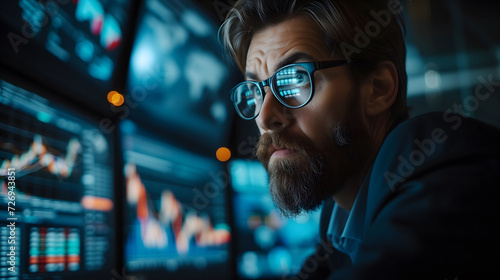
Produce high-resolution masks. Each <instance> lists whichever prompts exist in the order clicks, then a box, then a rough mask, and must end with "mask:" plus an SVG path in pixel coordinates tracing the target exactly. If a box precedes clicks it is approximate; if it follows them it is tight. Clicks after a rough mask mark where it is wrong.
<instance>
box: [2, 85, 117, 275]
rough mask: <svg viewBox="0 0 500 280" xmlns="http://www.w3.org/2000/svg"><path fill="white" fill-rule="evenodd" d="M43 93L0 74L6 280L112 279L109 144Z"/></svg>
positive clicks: (83, 118) (90, 122)
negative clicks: (7, 79) (42, 94)
mask: <svg viewBox="0 0 500 280" xmlns="http://www.w3.org/2000/svg"><path fill="white" fill-rule="evenodd" d="M41 91H42V90H41V89H40V91H36V92H35V91H33V90H32V89H29V90H27V89H26V88H24V86H22V87H21V86H20V84H17V83H16V84H14V83H11V81H9V82H7V81H5V80H3V79H2V78H1V76H0V131H1V132H0V184H1V191H0V206H1V208H2V211H0V225H1V227H0V232H1V234H0V236H1V237H2V238H1V239H0V243H1V244H0V245H1V246H0V254H1V255H2V262H1V264H0V279H13V280H14V279H72V280H74V279H92V278H110V277H111V276H112V274H111V272H112V270H113V269H114V268H115V266H116V254H115V243H114V236H115V229H114V226H115V204H114V188H113V182H114V180H113V152H112V151H113V149H112V146H111V145H112V143H111V139H110V137H109V135H106V134H103V133H101V131H100V130H99V126H98V122H97V121H96V120H93V119H90V118H88V117H87V116H86V115H83V114H80V113H77V112H76V111H75V110H74V108H73V107H67V106H63V105H61V104H59V103H58V102H55V101H54V100H52V99H48V98H45V97H42V96H41V95H39V93H40V92H41ZM7 236H8V238H7ZM5 256H7V258H8V259H9V261H8V262H7V261H5V259H4V257H5Z"/></svg>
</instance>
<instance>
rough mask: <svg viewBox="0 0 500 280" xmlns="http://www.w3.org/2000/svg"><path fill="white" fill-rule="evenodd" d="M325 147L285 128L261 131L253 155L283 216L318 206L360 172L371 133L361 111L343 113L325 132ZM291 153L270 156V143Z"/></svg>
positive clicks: (293, 215)
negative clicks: (268, 131)
mask: <svg viewBox="0 0 500 280" xmlns="http://www.w3.org/2000/svg"><path fill="white" fill-rule="evenodd" d="M327 142H328V143H326V145H325V146H326V147H328V148H327V150H323V151H321V150H319V149H318V148H316V146H315V145H314V143H313V142H312V141H311V140H310V139H308V138H306V137H299V136H296V135H293V136H292V135H290V134H288V133H287V132H285V131H280V132H273V133H265V134H263V135H262V136H261V137H260V139H259V142H258V143H257V146H256V155H257V158H258V159H259V161H260V162H261V163H262V164H263V166H264V167H265V169H266V170H267V172H268V174H269V188H270V194H271V198H272V199H273V201H274V203H275V204H276V206H277V207H278V209H279V210H280V212H281V214H282V215H283V216H285V217H295V216H297V215H300V214H302V213H307V212H311V211H315V210H317V209H318V208H319V207H320V206H321V204H322V202H323V201H324V200H325V199H327V198H329V197H331V196H334V195H335V194H337V193H338V192H339V191H340V190H342V188H343V187H344V185H345V184H346V182H347V181H349V180H352V179H353V178H355V177H356V176H359V174H358V173H362V172H363V168H362V167H363V166H364V165H365V163H366V161H367V160H368V155H369V150H370V137H369V134H368V132H367V129H366V128H365V126H364V125H363V123H362V121H361V118H360V114H357V112H353V113H352V114H349V115H348V116H347V115H346V116H345V117H344V118H342V119H341V120H340V121H339V122H337V124H336V125H335V126H334V127H333V128H332V129H331V131H330V132H329V133H328V137H327ZM271 145H276V146H280V147H284V148H286V149H288V150H291V151H293V153H292V154H291V155H289V156H287V157H283V158H275V159H273V160H271V154H270V150H269V147H270V146H271Z"/></svg>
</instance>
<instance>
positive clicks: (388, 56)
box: [220, 0, 408, 119]
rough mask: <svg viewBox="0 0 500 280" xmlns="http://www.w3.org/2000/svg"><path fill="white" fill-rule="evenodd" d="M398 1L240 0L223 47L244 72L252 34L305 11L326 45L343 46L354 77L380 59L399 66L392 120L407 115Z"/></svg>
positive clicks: (224, 33) (226, 24)
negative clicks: (322, 35)
mask: <svg viewBox="0 0 500 280" xmlns="http://www.w3.org/2000/svg"><path fill="white" fill-rule="evenodd" d="M402 9H403V8H402V7H401V6H400V3H399V2H398V0H389V1H387V0H370V1H360V0H239V1H238V2H237V3H236V4H235V6H234V7H233V8H232V9H231V10H230V11H229V14H228V15H227V17H226V20H225V21H224V23H223V24H222V26H221V28H220V35H221V38H222V41H223V43H224V47H225V48H226V50H228V51H229V53H230V54H231V55H232V56H233V58H234V59H235V61H236V64H237V65H238V67H239V68H240V69H241V70H242V71H243V72H244V71H245V67H246V66H245V64H246V57H247V52H248V48H249V46H250V42H251V40H252V37H253V35H254V34H255V33H256V32H258V31H260V30H263V29H265V28H266V27H268V26H271V25H274V24H278V23H280V22H283V21H285V20H287V19H291V18H295V17H299V16H308V17H310V18H311V19H312V20H313V21H314V22H316V24H317V25H318V26H319V27H320V28H321V30H323V32H324V33H325V40H326V42H325V43H326V45H327V46H329V47H330V48H331V49H332V52H333V50H334V48H336V49H337V51H338V50H341V51H342V53H343V55H344V56H345V58H346V59H348V60H352V63H351V64H350V69H351V73H352V76H353V78H354V79H356V80H361V79H364V78H366V77H367V76H368V75H369V74H370V73H372V72H373V71H374V70H375V69H376V68H377V66H378V64H379V63H380V62H382V61H387V60H388V61H391V62H392V63H394V65H395V67H396V69H397V71H398V79H399V88H398V96H397V97H396V101H395V102H394V104H393V105H392V108H391V113H392V117H393V119H399V118H407V117H408V108H407V106H406V88H407V74H406V45H405V41H404V36H405V33H406V30H405V22H404V18H403V15H402V12H401V11H402Z"/></svg>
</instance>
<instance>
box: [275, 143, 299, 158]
mask: <svg viewBox="0 0 500 280" xmlns="http://www.w3.org/2000/svg"><path fill="white" fill-rule="evenodd" d="M293 152H294V151H293V150H291V149H288V148H286V147H281V146H278V145H274V144H272V145H271V146H270V147H269V155H270V156H286V155H289V154H291V153H293Z"/></svg>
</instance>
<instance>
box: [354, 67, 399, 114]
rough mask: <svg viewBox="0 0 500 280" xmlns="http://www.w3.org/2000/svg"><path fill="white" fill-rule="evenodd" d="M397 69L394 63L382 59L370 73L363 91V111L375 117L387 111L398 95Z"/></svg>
mask: <svg viewBox="0 0 500 280" xmlns="http://www.w3.org/2000/svg"><path fill="white" fill-rule="evenodd" d="M398 86H399V82H398V71H397V70H396V66H394V63H392V62H390V61H382V62H380V63H379V64H378V66H377V69H376V70H375V71H374V72H373V73H372V74H370V76H369V77H368V79H367V81H366V83H365V87H366V88H365V89H366V90H364V91H363V95H364V96H363V102H364V104H363V107H364V111H365V112H364V113H365V114H366V116H368V117H375V116H377V115H380V114H382V113H384V112H387V111H389V108H391V106H392V104H393V103H394V101H395V100H396V97H397V95H398Z"/></svg>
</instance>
